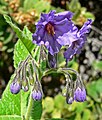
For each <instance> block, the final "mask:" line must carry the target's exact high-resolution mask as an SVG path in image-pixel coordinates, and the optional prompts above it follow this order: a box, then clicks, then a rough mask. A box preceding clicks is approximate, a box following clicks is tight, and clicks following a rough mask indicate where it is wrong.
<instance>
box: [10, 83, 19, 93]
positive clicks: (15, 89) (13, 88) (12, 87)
mask: <svg viewBox="0 0 102 120" xmlns="http://www.w3.org/2000/svg"><path fill="white" fill-rule="evenodd" d="M20 89H21V85H20V84H19V83H18V82H13V83H11V85H10V91H11V93H13V94H17V93H18V92H19V91H20Z"/></svg>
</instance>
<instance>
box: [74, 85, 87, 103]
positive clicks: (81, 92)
mask: <svg viewBox="0 0 102 120" xmlns="http://www.w3.org/2000/svg"><path fill="white" fill-rule="evenodd" d="M74 100H75V101H77V102H84V101H85V100H86V90H85V88H82V89H81V88H79V87H77V89H76V90H75V92H74Z"/></svg>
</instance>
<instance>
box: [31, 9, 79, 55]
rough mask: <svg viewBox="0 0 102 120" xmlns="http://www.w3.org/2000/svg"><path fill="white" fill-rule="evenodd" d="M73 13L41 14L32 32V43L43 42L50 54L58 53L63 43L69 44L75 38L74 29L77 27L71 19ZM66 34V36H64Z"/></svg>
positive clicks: (39, 43)
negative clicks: (34, 30)
mask: <svg viewBox="0 0 102 120" xmlns="http://www.w3.org/2000/svg"><path fill="white" fill-rule="evenodd" d="M72 16H73V14H72V13H71V12H69V11H66V12H61V13H57V14H56V13H55V11H50V12H49V13H48V14H44V13H42V14H41V18H40V20H39V21H38V23H37V24H36V32H35V33H34V34H33V43H35V44H37V45H41V44H44V45H45V46H46V48H47V49H48V51H49V52H50V54H51V55H54V54H55V53H58V52H59V50H60V48H61V47H62V46H63V45H69V46H70V45H71V44H72V42H73V41H76V40H77V36H76V34H75V31H76V30H77V28H76V27H75V26H74V24H73V22H72V21H71V18H72ZM66 36H67V37H66Z"/></svg>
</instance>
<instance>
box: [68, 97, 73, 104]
mask: <svg viewBox="0 0 102 120" xmlns="http://www.w3.org/2000/svg"><path fill="white" fill-rule="evenodd" d="M73 101H74V99H73V97H70V98H69V99H68V100H66V102H67V103H68V104H72V102H73Z"/></svg>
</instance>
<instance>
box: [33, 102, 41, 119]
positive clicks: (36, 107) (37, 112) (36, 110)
mask: <svg viewBox="0 0 102 120" xmlns="http://www.w3.org/2000/svg"><path fill="white" fill-rule="evenodd" d="M41 115H42V101H34V102H33V107H32V111H31V118H32V120H40V118H41Z"/></svg>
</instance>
